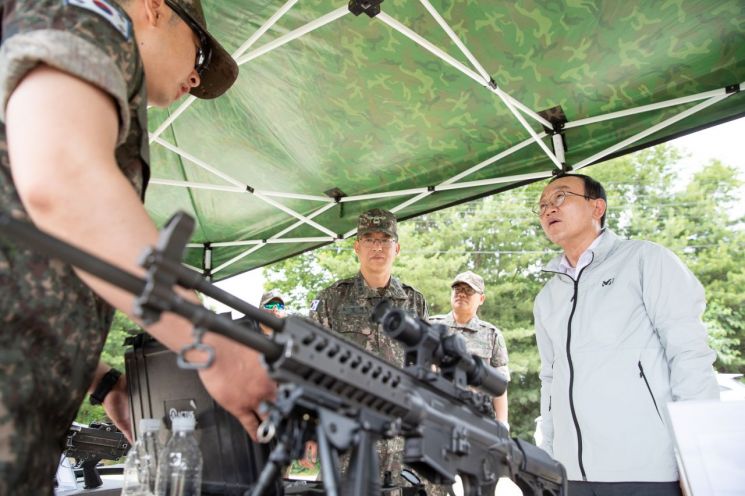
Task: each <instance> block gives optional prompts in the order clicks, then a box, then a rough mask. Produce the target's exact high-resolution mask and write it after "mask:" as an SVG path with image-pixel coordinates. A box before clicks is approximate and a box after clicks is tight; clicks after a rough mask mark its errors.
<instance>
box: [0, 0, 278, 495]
mask: <svg viewBox="0 0 745 496" xmlns="http://www.w3.org/2000/svg"><path fill="white" fill-rule="evenodd" d="M0 18H1V19H2V24H0V37H1V39H2V45H1V46H0V212H2V213H4V214H10V215H12V216H13V217H16V218H19V219H23V220H30V221H33V222H34V223H35V224H36V225H37V226H39V227H40V228H42V229H44V230H46V231H48V232H50V233H51V234H53V235H55V236H58V237H60V238H62V239H64V240H66V241H68V242H71V243H73V244H76V245H78V246H81V247H84V248H85V249H87V250H88V251H90V252H92V253H94V254H97V255H99V256H101V257H103V258H105V259H107V260H108V261H110V262H112V263H114V264H116V265H119V266H121V267H122V268H124V269H126V270H128V271H130V272H138V273H141V272H142V270H141V269H140V268H138V267H137V266H136V260H137V258H138V254H139V253H140V252H141V251H142V248H143V247H145V246H147V245H154V244H155V241H156V240H157V234H158V233H157V230H156V228H155V226H154V224H153V223H152V221H151V220H150V219H149V217H148V216H147V213H146V212H145V209H144V208H143V206H142V203H141V201H142V198H143V194H144V191H145V187H146V185H147V181H148V177H149V163H148V162H149V156H148V136H147V122H146V119H147V114H146V108H147V104H148V102H149V103H150V104H153V105H158V106H166V105H170V104H171V103H173V102H174V101H175V100H177V99H178V98H179V97H181V96H183V95H184V94H185V93H188V92H191V93H192V94H194V95H195V96H198V97H202V98H214V97H217V96H219V95H220V94H222V93H223V92H224V91H225V90H226V89H227V88H228V87H230V85H232V83H233V82H234V81H235V79H236V77H237V66H236V64H235V62H234V61H233V60H232V59H231V58H230V56H229V55H228V53H227V52H226V51H225V50H224V49H223V48H222V47H221V46H220V45H219V44H218V43H217V42H216V41H215V40H214V39H213V38H212V37H211V36H210V35H209V33H207V32H206V30H205V28H204V26H205V23H204V15H203V14H202V9H201V6H200V3H199V0H128V1H124V0H122V2H121V5H118V4H116V3H114V2H113V1H112V0H0ZM195 61H196V62H195ZM184 297H185V298H188V299H191V300H192V301H195V302H196V301H198V300H197V298H196V295H193V294H186V293H184ZM132 302H133V297H132V296H131V295H127V294H125V293H124V292H122V291H119V290H117V289H115V288H113V287H112V286H110V285H108V284H106V283H104V282H103V281H100V280H97V279H95V278H92V277H90V276H89V275H87V274H84V273H80V272H76V271H75V270H74V269H73V268H72V267H70V266H67V265H65V264H63V263H61V262H59V261H57V260H53V259H49V258H47V257H44V256H40V255H37V254H36V253H34V252H33V251H32V250H30V249H28V248H26V247H25V246H19V245H17V244H15V242H14V240H13V239H9V238H8V237H5V236H3V234H2V233H0V322H2V327H1V331H2V332H0V494H23V495H27V494H29V495H30V494H34V495H37V494H52V480H53V475H54V471H55V468H56V466H57V463H58V461H59V456H60V452H61V450H62V447H63V443H64V439H65V435H66V432H67V429H68V427H69V426H70V424H71V422H72V420H73V419H74V417H75V415H76V412H77V410H78V407H79V406H80V404H81V402H82V400H83V397H84V395H85V393H86V390H89V389H90V390H95V391H96V393H98V392H99V391H101V393H100V394H101V396H102V401H103V406H104V408H105V409H106V411H107V414H108V415H109V416H110V417H111V418H112V420H113V421H114V422H115V423H116V424H117V425H118V426H119V427H120V428H121V429H122V430H123V431H124V432H125V433H127V434H129V432H130V426H129V406H128V399H127V386H126V379H125V378H124V377H121V378H116V375H115V374H114V375H109V374H108V371H109V369H110V367H108V366H106V365H105V364H103V363H99V356H100V353H101V349H102V347H103V344H104V341H105V339H106V335H107V332H108V328H109V326H110V324H111V321H112V316H113V308H112V306H111V305H113V306H114V307H117V308H119V309H122V310H124V311H126V312H128V313H130V314H131V309H132ZM190 327H191V326H190V325H189V324H188V323H187V322H186V321H184V320H182V319H180V318H178V317H176V316H174V315H172V314H166V315H164V316H163V318H162V319H161V322H160V323H159V324H157V325H153V326H150V327H148V331H149V332H150V333H151V334H152V335H154V336H155V337H157V338H159V339H161V340H162V341H163V343H164V344H166V345H167V346H169V347H170V348H171V349H178V348H180V347H181V346H183V345H184V344H187V343H188V342H190V334H191V328H190ZM210 341H211V342H212V344H213V345H214V346H215V348H216V351H217V361H216V366H215V367H213V368H212V369H210V370H209V371H206V372H204V373H202V374H201V377H202V380H203V381H204V383H205V386H206V387H207V389H208V390H210V392H211V393H212V394H213V396H215V398H216V399H217V400H218V401H220V402H221V403H222V404H223V405H224V406H226V408H228V410H230V411H231V412H233V413H234V414H235V415H236V416H237V417H238V418H239V420H241V421H242V422H243V424H244V426H245V427H246V428H247V430H251V431H253V432H255V426H256V425H257V422H256V417H255V414H254V412H255V409H256V408H257V407H258V404H259V402H260V401H261V400H262V399H268V398H271V397H272V395H273V393H274V385H273V383H272V382H271V381H270V380H269V379H268V377H267V376H266V374H265V373H264V372H263V369H262V368H261V366H260V365H259V362H258V356H257V355H256V354H255V353H253V352H251V351H250V350H248V349H246V348H244V347H240V346H237V345H232V344H230V343H229V341H228V340H226V339H224V338H221V337H218V336H212V337H210ZM241 370H245V372H241ZM236 374H238V375H241V374H243V377H241V378H240V379H238V380H236V377H237V376H236ZM107 375H109V376H110V377H115V378H114V379H113V380H114V383H113V385H111V384H109V385H108V387H107V388H106V389H104V390H101V388H100V387H97V386H99V385H100V384H102V383H104V382H105V381H101V378H102V377H106V376H107ZM223 377H230V378H231V380H232V381H226V380H222V378H223ZM244 380H245V381H247V382H243V381H244ZM236 382H238V383H243V384H246V388H245V389H243V390H241V391H236V390H235V388H234V387H233V386H231V384H235V383H236ZM107 393H108V394H107Z"/></svg>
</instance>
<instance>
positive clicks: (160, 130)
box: [150, 95, 197, 144]
mask: <svg viewBox="0 0 745 496" xmlns="http://www.w3.org/2000/svg"><path fill="white" fill-rule="evenodd" d="M196 99H197V97H195V96H194V95H189V96H188V97H187V98H186V100H184V101H183V102H181V105H179V106H178V107H176V110H174V111H173V112H172V113H171V115H169V116H168V117H167V118H166V120H164V121H163V123H162V124H161V125H160V126H158V129H156V130H155V131H154V132H152V133H150V143H151V144H152V142H153V141H155V139H156V138H158V137H160V135H161V134H163V131H165V130H166V129H168V126H170V125H171V124H173V122H174V121H175V120H176V119H178V118H179V116H181V114H183V113H184V110H186V109H188V108H189V107H190V106H191V104H192V103H194V100H196Z"/></svg>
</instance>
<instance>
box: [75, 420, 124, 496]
mask: <svg viewBox="0 0 745 496" xmlns="http://www.w3.org/2000/svg"><path fill="white" fill-rule="evenodd" d="M127 450H129V441H127V438H125V437H124V434H122V433H121V432H120V431H119V430H118V429H117V428H116V427H115V426H114V425H112V424H106V423H102V422H91V424H90V426H88V427H85V426H83V425H77V424H73V425H72V426H70V430H69V431H68V432H67V441H66V442H65V456H69V457H71V458H75V467H76V468H82V469H83V479H84V481H85V488H86V489H94V488H96V487H99V486H101V484H103V482H102V481H101V476H100V475H99V474H98V469H97V468H96V465H98V463H99V462H100V461H101V460H118V459H119V458H121V457H123V456H124V455H126V454H127Z"/></svg>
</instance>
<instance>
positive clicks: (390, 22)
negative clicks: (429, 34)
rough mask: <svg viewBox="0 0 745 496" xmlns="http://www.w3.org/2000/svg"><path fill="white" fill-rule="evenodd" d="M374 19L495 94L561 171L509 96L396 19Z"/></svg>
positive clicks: (553, 156) (549, 151) (382, 16)
mask: <svg viewBox="0 0 745 496" xmlns="http://www.w3.org/2000/svg"><path fill="white" fill-rule="evenodd" d="M375 19H380V20H381V21H383V22H384V23H386V24H388V25H389V26H390V27H392V28H393V29H395V30H396V31H398V32H399V33H401V34H403V35H404V36H406V37H407V38H409V39H410V40H412V41H413V42H415V43H417V44H418V45H420V46H421V47H422V48H424V49H426V50H428V51H429V52H430V53H432V54H433V55H435V56H437V57H440V58H441V59H442V60H444V61H445V62H447V63H448V64H450V65H452V66H453V67H455V68H456V69H458V70H459V71H461V72H462V73H463V74H465V75H466V76H468V77H470V78H471V79H473V80H474V81H476V82H477V83H479V84H480V85H481V86H484V87H485V88H488V89H489V90H490V91H491V92H493V93H495V94H496V95H497V96H498V97H499V98H501V100H502V102H504V104H505V105H506V106H507V109H509V111H510V112H512V115H514V116H515V118H516V119H517V120H518V121H519V122H520V124H521V125H522V126H523V127H524V128H525V130H526V131H528V134H530V137H531V138H533V141H534V142H535V143H536V144H538V146H540V147H541V149H542V150H543V152H544V153H545V154H546V155H547V156H548V158H549V159H551V161H552V162H553V163H554V164H556V167H558V168H559V169H561V163H560V162H559V161H558V160H557V159H556V156H555V155H554V154H553V152H551V150H549V149H548V147H547V146H546V144H545V143H544V142H543V141H542V140H541V139H540V138H539V137H538V135H537V134H536V132H535V131H533V128H531V127H530V126H529V125H528V123H527V122H526V121H525V119H524V118H523V116H522V115H521V114H520V113H519V112H518V111H517V110H516V109H515V107H514V106H513V105H512V103H511V102H510V98H511V97H510V96H509V95H507V93H505V92H504V91H502V90H501V89H500V88H499V87H497V88H492V87H491V86H490V85H489V83H488V81H484V80H483V78H481V77H480V76H479V75H478V74H476V73H475V72H473V71H472V70H471V69H469V68H468V67H466V66H465V65H463V64H461V63H460V62H458V61H457V60H455V59H454V58H453V57H451V56H450V55H448V54H447V53H445V52H443V51H442V50H441V49H440V48H438V47H436V46H435V45H433V44H432V43H430V42H429V41H427V40H426V39H425V38H423V37H422V36H420V35H419V34H417V33H415V32H414V31H412V30H411V29H409V28H408V27H406V26H404V25H403V24H401V23H400V22H398V21H397V20H396V19H394V18H392V17H391V16H389V15H388V14H386V13H385V12H381V13H380V14H378V15H377V16H375Z"/></svg>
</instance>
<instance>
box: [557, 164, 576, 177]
mask: <svg viewBox="0 0 745 496" xmlns="http://www.w3.org/2000/svg"><path fill="white" fill-rule="evenodd" d="M573 169H574V168H573V167H572V166H571V165H569V164H566V163H564V164H561V169H554V170H552V171H551V175H552V176H556V177H561V176H566V175H567V174H569V173H570V172H571V171H572V170H573Z"/></svg>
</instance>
